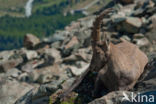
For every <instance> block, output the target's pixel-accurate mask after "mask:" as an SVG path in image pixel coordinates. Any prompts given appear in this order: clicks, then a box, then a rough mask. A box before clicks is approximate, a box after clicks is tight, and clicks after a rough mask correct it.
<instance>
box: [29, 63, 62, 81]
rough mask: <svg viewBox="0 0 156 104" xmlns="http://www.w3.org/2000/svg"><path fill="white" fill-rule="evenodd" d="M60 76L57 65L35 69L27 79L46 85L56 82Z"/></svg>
mask: <svg viewBox="0 0 156 104" xmlns="http://www.w3.org/2000/svg"><path fill="white" fill-rule="evenodd" d="M60 75H61V71H60V69H59V66H58V65H56V64H55V65H53V66H48V67H43V68H40V69H35V70H34V71H32V72H31V73H29V79H32V82H38V83H41V84H42V83H47V82H51V81H53V80H58V78H59V77H60Z"/></svg>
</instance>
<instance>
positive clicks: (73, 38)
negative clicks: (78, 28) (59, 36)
mask: <svg viewBox="0 0 156 104" xmlns="http://www.w3.org/2000/svg"><path fill="white" fill-rule="evenodd" d="M77 44H79V41H78V39H77V37H76V36H74V37H72V39H71V40H70V41H69V42H68V43H67V44H66V46H65V49H69V48H71V47H73V46H74V45H77Z"/></svg>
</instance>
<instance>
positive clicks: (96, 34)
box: [91, 8, 113, 42]
mask: <svg viewBox="0 0 156 104" xmlns="http://www.w3.org/2000/svg"><path fill="white" fill-rule="evenodd" d="M112 10H113V9H112V8H109V9H106V10H105V11H104V12H102V13H101V14H100V15H99V16H97V17H96V19H95V21H94V22H93V27H92V33H91V38H92V41H94V42H97V41H101V38H100V37H101V36H100V30H101V23H102V19H103V18H104V16H105V15H107V14H108V13H109V12H111V11H112Z"/></svg>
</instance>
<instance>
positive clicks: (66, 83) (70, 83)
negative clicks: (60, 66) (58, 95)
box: [61, 78, 75, 89]
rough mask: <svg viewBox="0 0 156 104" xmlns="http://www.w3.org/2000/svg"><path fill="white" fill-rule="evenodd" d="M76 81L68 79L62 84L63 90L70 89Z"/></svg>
mask: <svg viewBox="0 0 156 104" xmlns="http://www.w3.org/2000/svg"><path fill="white" fill-rule="evenodd" d="M74 81H75V78H69V79H67V80H66V81H65V82H64V83H63V84H61V87H62V89H68V88H69V87H70V86H71V85H72V84H73V82H74Z"/></svg>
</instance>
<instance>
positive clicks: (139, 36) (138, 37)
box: [133, 33, 144, 39]
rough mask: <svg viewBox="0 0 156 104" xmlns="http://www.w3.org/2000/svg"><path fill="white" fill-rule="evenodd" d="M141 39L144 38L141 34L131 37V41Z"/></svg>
mask: <svg viewBox="0 0 156 104" xmlns="http://www.w3.org/2000/svg"><path fill="white" fill-rule="evenodd" d="M141 38H144V35H143V34H141V33H140V34H134V35H133V39H141Z"/></svg>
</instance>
